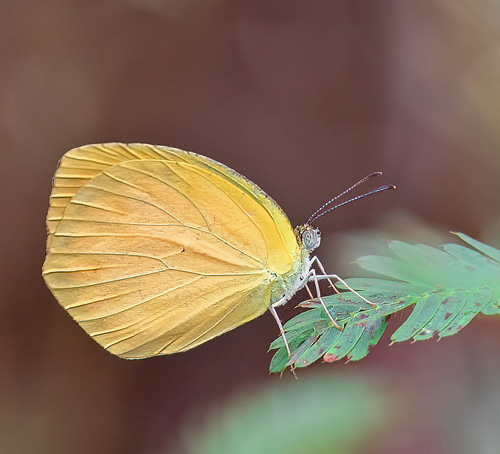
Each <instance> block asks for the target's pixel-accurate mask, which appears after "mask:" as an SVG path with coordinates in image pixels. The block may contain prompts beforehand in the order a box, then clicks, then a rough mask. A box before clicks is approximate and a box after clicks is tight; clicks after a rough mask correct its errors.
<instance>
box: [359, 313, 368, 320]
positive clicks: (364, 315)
mask: <svg viewBox="0 0 500 454" xmlns="http://www.w3.org/2000/svg"><path fill="white" fill-rule="evenodd" d="M366 317H368V315H366V314H361V315H360V317H359V318H360V319H364V318H366Z"/></svg>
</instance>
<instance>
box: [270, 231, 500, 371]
mask: <svg viewBox="0 0 500 454" xmlns="http://www.w3.org/2000/svg"><path fill="white" fill-rule="evenodd" d="M457 236H458V237H459V238H461V239H462V240H463V241H465V242H466V243H468V244H469V245H471V246H473V247H474V248H475V249H476V250H474V249H471V248H468V247H464V246H462V245H458V244H445V245H443V246H441V247H440V248H435V247H431V246H427V245H424V244H416V245H411V244H407V243H403V242H401V241H393V242H391V243H390V244H389V248H390V249H391V251H392V252H393V254H394V255H395V257H380V256H366V257H361V258H360V259H358V260H357V261H356V263H357V264H358V265H359V266H360V267H362V268H364V269H366V270H369V271H373V272H376V273H378V274H382V275H385V276H388V277H389V278H391V279H368V278H366V279H365V278H356V279H348V280H346V283H347V284H348V286H349V287H350V288H352V289H355V290H356V293H353V292H351V291H349V290H347V289H346V287H345V286H342V285H339V286H338V287H339V288H340V289H346V291H343V292H341V293H340V294H334V295H329V296H323V297H322V299H323V301H324V302H325V304H326V306H327V307H328V310H329V311H330V313H331V314H332V316H333V317H334V318H335V319H336V320H337V322H338V323H339V325H340V326H342V327H343V330H342V331H340V330H338V329H337V328H335V327H334V326H333V325H332V323H331V321H330V320H329V318H328V316H327V314H326V313H325V311H324V309H323V307H322V305H321V304H320V301H319V300H318V299H313V300H307V301H304V302H302V303H301V304H300V305H299V306H300V307H303V308H306V309H307V310H306V311H305V312H303V313H301V314H299V315H297V316H296V317H294V318H292V319H291V320H290V321H288V322H287V323H286V324H285V325H284V329H285V333H286V337H287V341H288V343H289V345H290V348H291V351H292V355H291V356H290V357H289V356H288V353H287V351H286V349H285V347H284V342H283V340H282V339H281V338H279V339H276V340H275V341H274V342H273V343H272V344H271V347H270V349H271V350H274V349H277V352H276V354H275V356H274V357H273V360H272V362H271V368H270V370H271V372H280V371H282V370H284V369H285V368H286V367H287V366H291V367H306V366H308V365H310V364H312V363H313V362H315V361H317V360H318V359H320V358H323V360H324V361H325V362H333V361H338V360H340V359H344V358H345V359H347V360H350V361H357V360H359V359H362V358H364V357H365V356H366V355H367V354H368V353H369V351H370V349H371V348H372V347H373V346H374V345H376V344H377V343H378V341H379V340H380V338H381V337H382V334H383V333H384V332H385V329H386V327H387V318H388V317H389V316H391V315H392V314H394V313H397V312H399V311H402V310H403V309H405V308H406V307H408V306H413V310H412V312H411V314H410V315H409V316H408V318H407V319H406V320H405V322H404V323H403V324H402V325H401V326H400V327H399V328H398V329H397V330H396V331H395V332H394V333H393V334H392V337H391V340H392V342H402V341H408V340H412V341H419V340H427V339H430V338H433V337H435V338H442V337H447V336H451V335H453V334H456V333H458V331H460V330H461V329H462V328H464V327H465V326H466V325H467V324H469V323H470V322H471V321H472V320H473V319H474V317H475V316H476V315H478V314H479V313H482V314H484V315H498V314H500V251H499V250H498V249H495V248H493V247H491V246H488V245H486V244H484V243H481V242H479V241H477V240H474V239H472V238H470V237H468V236H467V235H464V234H461V233H458V234H457ZM394 279H397V280H394ZM361 297H363V298H366V299H367V300H368V301H370V302H371V303H374V304H372V305H370V304H368V303H367V302H366V301H364V300H363V299H362V298H361Z"/></svg>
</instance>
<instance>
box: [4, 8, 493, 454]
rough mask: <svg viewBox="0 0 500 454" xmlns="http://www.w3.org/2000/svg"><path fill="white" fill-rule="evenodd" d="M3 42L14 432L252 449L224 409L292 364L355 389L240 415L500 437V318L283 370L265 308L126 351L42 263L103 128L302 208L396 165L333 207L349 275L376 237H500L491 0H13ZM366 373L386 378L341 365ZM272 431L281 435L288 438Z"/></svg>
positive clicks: (387, 432)
mask: <svg viewBox="0 0 500 454" xmlns="http://www.w3.org/2000/svg"><path fill="white" fill-rule="evenodd" d="M0 55H1V63H0V139H1V144H2V145H1V147H0V155H1V158H2V159H1V164H0V204H1V211H0V213H1V218H0V219H1V232H2V235H1V236H0V247H1V252H0V258H1V259H0V260H1V261H0V266H1V268H0V292H1V293H0V345H1V354H0V358H1V364H0V452H2V453H4V452H5V453H15V454H18V453H23V454H24V453H32V452H37V453H67V452H71V453H72V454H80V453H109V454H114V453H125V454H128V453H137V454H143V453H148V454H149V453H172V452H173V453H182V452H188V451H189V449H192V450H194V449H195V448H187V447H186V446H187V445H189V444H190V443H191V444H196V440H197V437H200V436H205V437H209V438H210V437H212V439H216V440H218V441H217V442H219V443H220V446H219V448H216V449H215V451H210V452H220V453H223V452H240V451H238V450H237V449H236V448H234V447H233V450H232V451H224V448H223V445H224V440H225V437H226V438H227V431H228V430H229V429H228V427H227V426H224V424H225V423H224V418H226V419H227V418H229V420H232V421H236V420H238V418H240V417H241V412H245V411H247V413H248V407H249V405H251V404H255V402H256V399H258V396H267V397H266V399H267V401H268V402H271V401H272V396H273V395H274V394H273V393H277V394H279V393H280V392H281V390H282V389H283V388H286V389H288V390H289V389H293V393H292V394H293V395H295V396H301V395H302V394H301V393H305V394H303V396H304V397H303V399H299V402H301V403H302V404H304V402H310V400H311V399H313V398H312V397H310V396H309V395H308V394H307V393H309V392H311V383H316V380H320V382H321V383H323V384H324V383H325V382H324V380H327V381H330V382H331V388H330V387H328V386H327V387H326V388H328V389H334V390H337V401H338V399H339V398H340V399H341V400H342V399H343V398H344V395H346V394H345V393H351V394H347V395H349V396H352V397H350V399H352V400H348V401H349V402H352V403H353V404H352V405H351V406H350V405H346V404H345V402H344V401H343V400H342V402H344V403H343V404H342V405H337V404H336V399H335V396H332V395H331V393H329V392H327V391H325V389H326V388H323V387H322V386H323V385H322V386H317V387H316V390H317V391H321V393H322V394H321V395H322V396H324V399H320V400H319V403H318V405H319V407H307V408H305V407H301V406H300V405H299V403H297V406H296V407H294V408H295V410H294V409H293V408H290V406H286V405H276V406H275V407H273V408H274V410H273V411H261V413H259V412H257V411H256V412H255V413H252V412H250V413H249V414H250V416H248V414H247V419H245V420H244V421H246V423H245V425H244V428H243V429H241V428H240V430H243V431H246V433H245V435H246V437H247V438H248V436H249V434H250V435H252V437H250V438H252V439H258V438H259V437H260V436H261V435H263V433H264V432H265V428H264V427H263V426H266V427H268V426H267V425H261V426H255V425H254V424H256V423H258V422H259V421H260V419H259V418H262V417H264V416H265V415H267V416H269V415H270V414H271V416H272V417H273V418H274V420H273V421H274V426H273V427H279V431H280V434H281V435H280V436H281V437H282V440H283V446H285V445H286V443H285V440H286V439H287V438H288V437H290V436H291V435H292V434H293V435H296V434H297V433H300V430H301V429H300V427H302V426H300V425H299V426H298V427H297V421H298V420H301V419H300V418H299V416H300V417H301V418H303V419H304V424H305V426H307V424H306V423H305V421H308V422H310V421H314V418H317V419H318V421H319V422H321V421H323V422H324V421H325V420H326V419H325V418H328V417H329V416H328V415H332V414H335V415H337V416H336V417H338V415H339V414H340V420H341V421H343V424H346V427H347V426H348V425H349V421H354V422H356V421H357V422H358V423H359V421H364V422H365V423H366V424H365V425H363V426H362V428H361V429H359V428H358V429H357V430H355V431H354V432H353V435H352V436H351V439H352V440H354V439H357V442H356V443H357V444H356V446H354V445H352V446H351V447H350V448H349V447H348V448H347V451H345V452H351V453H353V452H360V453H382V452H383V453H389V454H390V453H401V452H404V453H410V454H411V453H421V452H426V453H430V454H434V453H449V452H454V453H459V454H461V453H464V454H465V453H470V452H475V453H497V452H498V446H499V445H500V431H499V430H498V429H499V428H500V395H499V394H498V385H499V383H500V354H499V347H498V346H499V342H500V332H499V330H498V319H497V318H494V317H490V318H489V319H486V318H477V320H475V321H474V322H473V323H472V324H471V325H470V326H469V327H467V328H466V329H465V330H464V331H462V332H461V333H460V334H459V335H457V336H454V337H453V338H447V339H446V340H443V341H441V342H439V343H436V342H434V341H427V342H422V343H417V344H414V345H410V344H405V345H394V346H391V347H389V346H388V345H387V344H388V340H387V339H386V341H385V342H384V340H383V341H382V342H381V343H380V344H379V346H377V347H376V348H375V349H374V351H373V352H372V353H371V354H370V355H369V357H368V358H366V359H364V360H363V361H361V362H359V363H350V364H347V365H344V364H333V365H327V364H317V365H314V366H313V367H311V368H309V369H308V370H304V371H301V372H300V374H299V380H298V382H295V380H294V379H293V377H292V376H291V374H289V373H288V374H285V375H284V376H283V377H282V378H280V377H279V376H269V375H268V364H269V361H270V358H271V355H270V354H269V353H266V351H267V347H268V345H269V343H270V342H271V341H272V340H273V339H274V338H275V337H276V335H277V327H276V325H275V323H274V320H273V319H272V317H271V316H269V315H265V316H263V317H260V318H259V319H257V320H255V321H253V322H251V323H249V324H248V325H246V326H243V327H241V328H239V329H237V330H235V331H233V332H231V333H228V334H226V335H224V336H222V337H220V338H218V339H215V340H213V341H211V342H209V343H208V344H206V345H204V346H201V347H199V348H197V349H195V350H192V351H189V352H186V353H183V354H179V355H173V356H170V357H160V358H154V359H149V360H143V361H124V360H120V359H118V358H115V357H113V356H112V355H110V354H108V353H107V352H105V351H104V350H102V349H101V348H100V347H98V346H97V344H95V343H94V342H93V341H92V340H91V339H90V338H88V337H87V335H86V334H85V333H84V332H83V331H82V330H81V329H80V328H79V327H78V326H77V325H76V324H75V323H74V322H73V321H72V320H71V318H70V317H69V316H68V315H67V314H66V313H65V312H64V311H63V309H61V308H60V307H59V305H58V304H57V302H56V301H55V300H54V298H53V297H52V296H51V294H50V292H49V291H48V290H47V288H46V287H45V285H44V283H43V280H42V278H41V272H40V271H41V265H42V262H43V258H44V247H45V214H46V210H47V203H48V197H49V193H50V189H51V177H52V175H53V172H54V170H55V168H56V165H57V162H58V160H59V158H60V157H61V156H62V154H63V153H64V152H65V151H66V150H68V149H70V148H73V147H75V146H79V145H83V144H86V143H94V142H104V141H123V142H127V141H128V142H137V141H139V142H147V143H153V144H163V145H169V146H174V147H179V148H183V149H187V150H191V151H195V152H198V153H201V154H204V155H207V156H210V157H212V158H214V159H217V160H219V161H221V162H223V163H225V164H227V165H229V166H230V167H232V168H234V169H236V170H237V171H239V172H240V173H243V174H244V175H246V176H247V177H248V178H250V179H251V180H253V181H254V182H256V183H257V184H258V185H259V186H261V187H262V188H264V189H265V190H266V191H267V192H268V193H269V194H271V195H272V197H273V198H274V199H275V200H276V201H277V202H278V203H279V204H280V205H281V206H282V207H283V208H284V210H285V211H286V212H287V213H288V215H289V217H290V219H291V221H292V223H293V224H298V223H301V222H303V221H304V220H305V219H307V217H308V216H309V214H310V213H311V212H312V211H313V210H314V209H315V208H317V206H319V205H320V204H321V203H323V202H324V201H325V200H326V199H328V198H329V197H331V196H332V195H335V194H336V193H338V192H339V191H340V190H342V189H344V188H345V187H346V186H348V185H349V184H351V183H353V182H354V181H356V180H358V179H359V178H361V177H362V176H364V175H366V174H368V173H370V172H372V171H375V170H382V171H383V172H384V176H383V177H380V184H383V183H394V184H396V185H397V186H398V190H397V191H391V192H388V193H385V194H383V195H379V196H376V197H373V198H370V199H366V200H363V201H361V202H358V203H355V204H352V205H349V206H348V207H345V208H342V209H341V210H339V211H336V212H334V213H333V214H331V215H330V216H327V217H324V218H322V219H321V221H320V222H319V223H318V226H319V227H320V228H321V229H322V232H323V238H324V239H323V245H322V248H321V249H320V250H319V254H320V256H321V257H322V259H323V262H324V263H326V264H327V265H328V268H329V269H332V270H334V271H335V272H337V273H339V274H341V275H342V276H344V277H350V276H353V275H356V273H359V271H358V270H356V269H355V267H354V266H353V265H350V263H349V262H350V261H351V260H353V259H354V258H356V257H357V256H360V255H365V254H367V253H370V252H372V250H371V248H373V247H375V248H376V247H378V246H377V245H376V244H377V243H376V241H375V240H377V241H378V240H389V239H406V240H410V241H415V242H424V243H430V244H439V243H440V242H447V241H450V242H451V241H455V239H454V238H453V237H452V236H451V235H449V234H448V231H449V230H454V231H462V232H464V233H467V234H469V235H471V236H474V237H476V238H479V239H482V240H483V241H487V242H489V243H490V244H492V245H495V244H496V245H498V244H499V240H500V233H499V232H500V216H499V214H500V197H499V194H500V150H499V147H500V123H499V120H498V119H499V115H500V6H499V5H498V3H497V2H494V1H492V0H476V1H472V0H453V1H451V0H443V1H440V2H433V1H430V0H423V1H419V2H412V1H407V0H392V1H389V0H379V1H377V2H370V1H363V0H354V1H352V0H351V1H347V0H342V1H331V0H317V1H315V2H301V1H282V0H276V1H272V2H269V1H263V0H259V1H250V0H239V1H230V0H205V1H203V2H199V1H194V0H86V1H78V0H46V1H43V2H40V1H35V0H22V1H9V0H4V1H2V2H0ZM374 244H375V246H374ZM299 301H300V297H299V298H298V299H297V300H296V301H295V302H299ZM293 306H294V304H289V307H287V308H285V309H284V310H283V312H282V314H283V317H284V318H285V319H287V318H289V317H291V316H292V315H293V314H295V313H296V309H294V308H293ZM393 324H394V326H397V324H398V320H397V319H396V320H395V321H393ZM393 329H394V328H392V329H390V331H392V330H393ZM353 382H356V383H358V384H359V386H360V387H361V388H362V389H363V390H365V388H364V387H369V388H368V391H369V392H367V393H366V394H365V391H363V392H360V391H359V389H358V388H356V386H354V387H349V386H347V387H345V386H344V387H342V386H343V385H342V383H351V384H352V383H353ZM339 386H340V388H338V387H339ZM370 386H372V387H373V388H370ZM288 387H293V388H288ZM361 388H360V389H361ZM339 389H341V390H344V391H338V390H339ZM238 396H239V397H238ZM242 396H243V397H242ZM287 396H288V397H287ZM308 396H309V397H308ZM366 396H371V397H370V398H375V397H374V396H378V397H377V399H379V398H380V399H381V401H380V402H378V401H377V402H372V403H373V405H371V404H370V405H371V406H370V405H368V404H369V403H370V402H368V400H369V397H366ZM289 397H290V394H288V395H285V396H284V397H283V402H284V401H287V402H289ZM317 397H318V396H317V395H316V397H315V398H317ZM356 399H357V400H356ZM367 399H368V400H367ZM360 402H362V403H363V405H361V404H360ZM368 407H369V408H368ZM389 408H390V410H389ZM353 409H357V410H359V411H358V413H357V416H356V411H354V416H353ZM280 412H281V413H280ZM307 412H310V413H307ZM335 412H336V413H335ZM339 412H340V413H339ZM394 412H396V413H397V414H398V415H399V416H398V417H397V418H396V420H397V421H395V419H394ZM252 414H253V415H254V416H253V417H252V416H251V415H252ZM238 415H240V416H238ZM304 415H306V416H307V417H306V418H304ZM342 415H345V418H344V419H343V420H342ZM391 418H392V419H391ZM338 421H339V420H338V419H337V422H334V421H333V420H332V425H331V426H329V427H330V428H328V425H327V426H326V428H323V430H322V431H320V432H319V433H317V434H316V436H315V437H314V438H313V439H311V440H315V442H313V441H309V442H308V443H309V444H306V446H309V447H310V449H309V450H301V449H303V448H300V444H299V445H296V449H295V451H296V452H297V453H302V452H312V453H314V452H325V453H328V452H338V451H335V445H334V444H333V443H334V442H331V444H328V443H330V440H326V442H325V443H326V444H323V445H322V446H320V445H321V443H320V444H319V445H318V444H314V443H316V442H318V440H321V439H322V437H323V438H324V437H325V434H330V432H331V431H332V430H333V428H334V427H337V425H338V424H339V423H338ZM226 422H227V421H226ZM305 426H304V431H305V432H306V431H307V430H309V431H310V428H309V429H308V428H307V427H309V426H307V427H305ZM224 427H225V428H224ZM257 427H260V429H259V428H257ZM317 427H323V426H317ZM363 427H364V428H365V429H366V430H365V429H363ZM268 428H269V427H268ZM330 429H331V430H330ZM217 431H219V432H217ZM276 433H277V432H276ZM346 433H350V432H344V434H346ZM203 434H205V435H203ZM207 434H208V435H207ZM225 434H226V435H225ZM238 439H240V440H242V441H241V443H244V438H238ZM360 439H362V441H363V443H359V440H360ZM186 440H188V441H189V442H186ZM275 442H276V440H275ZM327 442H328V443H327ZM266 446H267V448H266V449H267V451H268V452H270V453H273V452H281V451H280V450H279V449H280V446H281V444H280V443H279V440H278V442H277V443H276V445H275V446H273V445H272V442H269V444H267V445H266ZM297 446H298V447H297ZM217 449H218V450H217ZM288 449H289V450H288V452H294V451H293V449H291V448H288ZM192 452H194V451H192ZM198 452H203V451H198ZM205 452H209V450H208V448H206V450H205ZM260 452H266V450H261V451H260Z"/></svg>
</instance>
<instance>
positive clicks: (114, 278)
mask: <svg viewBox="0 0 500 454" xmlns="http://www.w3.org/2000/svg"><path fill="white" fill-rule="evenodd" d="M76 150H77V151H76V152H75V151H74V150H72V151H71V152H68V154H69V156H68V155H66V156H65V158H63V160H62V162H61V166H60V167H59V169H58V171H57V173H56V176H55V180H54V191H53V193H52V195H51V206H50V209H49V215H48V219H47V223H48V231H49V240H48V253H47V257H46V261H45V263H44V268H43V274H44V278H45V280H46V282H47V284H48V286H49V288H50V289H51V291H52V292H53V294H54V295H55V297H56V298H57V299H58V301H59V302H60V304H61V305H62V306H63V307H65V308H66V309H67V310H68V312H69V313H70V314H71V315H72V316H73V318H74V319H75V320H76V321H77V322H78V323H79V324H80V325H81V326H82V327H83V328H84V329H85V330H86V331H87V333H89V334H90V335H91V336H92V337H93V338H94V339H95V340H96V341H97V342H99V343H100V344H101V345H102V346H103V347H105V348H107V349H108V350H109V351H111V352H112V353H114V354H117V355H119V356H121V357H125V358H144V357H148V356H154V355H161V354H167V353H175V352H178V351H184V350H187V349H190V348H193V347H195V346H197V345H199V344H201V343H203V342H205V341H207V340H209V339H211V338H213V337H215V336H217V335H219V334H222V333H224V332H226V331H229V330H231V329H233V328H235V327H237V326H239V325H241V324H243V323H245V322H247V321H249V320H251V319H253V318H255V317H257V316H259V315H260V314H262V313H263V312H264V311H265V310H266V309H267V308H268V306H269V304H270V299H271V291H272V288H273V279H274V277H275V275H276V274H283V273H287V272H288V271H289V270H290V269H292V268H293V266H294V263H295V260H296V258H297V254H299V250H298V245H297V243H296V240H295V236H294V234H293V230H292V227H291V226H290V223H289V222H288V219H287V218H286V216H285V215H284V213H283V212H282V211H281V209H280V208H279V207H278V206H277V204H276V203H275V202H273V201H272V200H271V199H270V198H269V197H267V196H266V195H265V193H264V192H263V191H261V190H260V189H259V188H257V187H256V186H255V185H254V184H253V183H251V182H249V181H248V180H246V179H244V178H243V177H241V176H240V175H238V174H237V173H236V172H234V171H232V170H230V169H228V168H227V167H225V166H223V165H222V164H219V163H217V162H215V161H212V160H209V159H208V158H204V157H202V156H199V155H194V154H190V153H187V152H183V151H181V150H175V149H167V148H159V147H150V146H146V145H122V144H106V145H101V146H88V149H87V147H82V148H79V149H76ZM87 151H88V153H87ZM290 236H292V238H290ZM292 239H293V241H292Z"/></svg>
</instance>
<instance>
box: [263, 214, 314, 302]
mask: <svg viewBox="0 0 500 454" xmlns="http://www.w3.org/2000/svg"><path fill="white" fill-rule="evenodd" d="M294 232H295V236H296V238H297V243H298V246H299V248H298V249H299V251H298V257H297V258H296V259H295V260H293V266H292V268H291V269H290V271H289V272H287V273H285V274H282V275H276V276H275V279H276V280H275V284H274V285H273V286H272V290H271V304H275V305H278V306H280V305H282V304H285V303H286V302H287V301H289V300H290V299H291V298H292V297H293V295H295V293H297V292H298V291H299V290H301V289H302V288H303V287H304V286H305V284H306V283H307V281H308V279H309V272H310V269H311V257H310V253H311V252H312V251H313V250H314V249H316V248H317V247H318V246H319V245H320V243H321V233H320V231H319V230H318V229H315V228H313V227H311V226H310V225H308V224H305V225H300V226H298V227H296V228H295V229H294Z"/></svg>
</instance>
